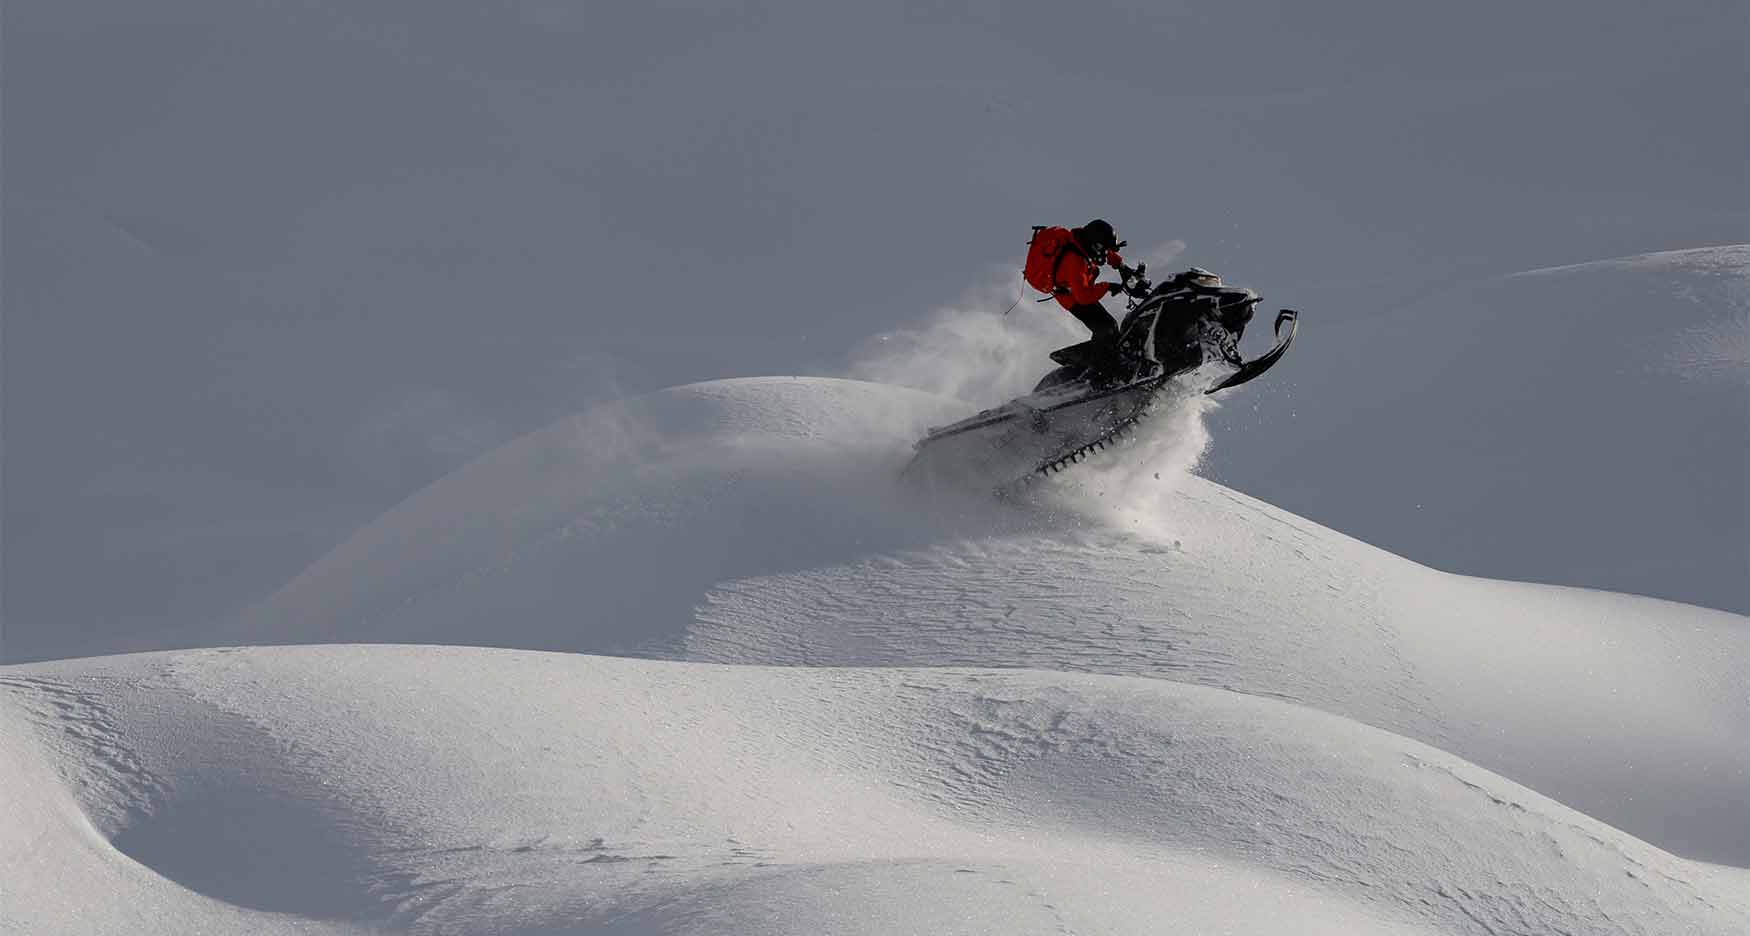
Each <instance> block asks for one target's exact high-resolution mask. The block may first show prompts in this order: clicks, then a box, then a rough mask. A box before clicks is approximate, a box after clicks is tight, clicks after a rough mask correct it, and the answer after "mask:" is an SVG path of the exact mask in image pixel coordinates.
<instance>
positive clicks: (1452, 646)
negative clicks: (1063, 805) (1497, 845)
mask: <svg viewBox="0 0 1750 936" xmlns="http://www.w3.org/2000/svg"><path fill="white" fill-rule="evenodd" d="M962 408H963V407H962ZM959 411H960V410H958V409H956V407H955V405H954V404H952V403H950V402H947V401H944V400H942V399H940V398H934V397H929V396H925V395H923V394H917V393H913V392H910V391H901V390H895V389H894V388H891V387H885V386H880V385H875V384H867V383H854V382H848V381H830V380H799V379H793V378H769V379H747V380H736V381H722V382H713V383H709V384H699V385H693V386H688V387H681V388H676V389H673V390H669V391H664V392H662V393H658V394H655V395H652V396H649V397H644V398H640V399H636V400H632V401H629V402H627V403H626V404H623V405H618V406H613V407H606V408H602V409H598V410H595V411H592V412H591V413H588V414H585V415H584V416H582V417H580V418H578V419H576V420H566V421H563V422H561V423H559V424H557V425H555V426H553V427H551V428H549V429H547V430H545V431H544V432H541V433H538V434H535V435H533V436H530V437H527V438H525V439H523V440H520V441H519V442H516V443H514V444H512V445H510V446H507V447H506V448H504V449H502V450H500V451H499V452H496V453H494V454H492V455H490V456H488V457H487V458H484V459H482V460H481V461H479V462H477V463H475V464H474V465H471V466H469V467H468V468H467V469H465V470H463V471H461V472H459V473H457V474H456V475H453V476H451V477H450V478H447V479H445V480H443V481H441V482H439V483H438V484H436V485H433V486H432V487H431V488H429V489H427V490H426V491H424V492H422V493H421V494H419V495H418V496H416V497H414V498H413V499H411V500H409V501H408V502H406V503H404V504H402V505H401V506H400V507H397V508H396V509H395V510H393V511H391V512H390V513H389V514H387V515H385V516H384V517H383V519H382V520H380V521H379V522H378V523H376V524H375V525H373V526H371V527H369V528H367V529H365V530H363V531H361V532H360V533H359V534H358V535H357V536H355V537H354V538H353V539H352V540H351V541H350V542H348V543H346V544H344V545H343V546H341V547H340V548H339V549H337V550H335V551H334V552H333V553H332V554H330V555H329V556H327V557H326V558H324V559H323V560H322V561H321V562H320V563H318V564H317V565H316V566H314V567H313V568H312V569H311V570H310V571H309V572H307V573H306V574H305V575H303V576H301V577H300V578H299V579H297V580H296V581H294V582H293V583H291V584H290V585H289V586H288V587H287V588H286V589H284V590H283V591H282V592H281V593H280V594H279V595H277V596H276V597H275V598H274V599H273V600H271V601H270V602H269V603H268V604H266V605H265V606H264V607H262V608H260V609H258V611H257V613H256V614H254V615H252V616H251V618H250V619H249V620H248V621H247V629H246V630H244V631H242V632H240V633H237V634H235V635H231V638H232V640H234V641H235V642H238V643H251V644H260V643H313V642H323V641H358V640H370V641H398V642H419V643H446V644H454V643H460V644H483V645H488V646H500V647H520V648H527V649H563V650H579V651H587V652H612V653H626V652H630V653H636V654H640V655H651V656H661V657H671V658H683V659H700V660H712V661H718V662H737V663H783V664H814V665H835V666H857V665H935V664H944V663H945V664H952V665H958V666H1003V667H1028V668H1037V669H1057V670H1081V671H1092V672H1104V673H1117V674H1136V675H1150V676H1157V677H1162V678H1169V679H1174V680H1179V681H1184V682H1194V683H1199V684H1202V685H1208V686H1217V687H1223V688H1230V689H1237V690H1240V691H1243V692H1248V693H1253V694H1258V695H1264V696H1268V697H1272V698H1281V699H1286V700H1289V701H1293V702H1297V703H1302V704H1306V705H1311V706H1315V707H1318V708H1321V709H1324V710H1326V711H1330V712H1335V713H1339V714H1342V715H1346V716H1348V717H1351V718H1355V719H1358V720H1361V721H1363V722H1366V723H1368V724H1372V725H1376V726H1379V727H1382V728H1387V729H1390V730H1393V731H1398V732H1401V733H1404V734H1407V735H1409V736H1411V737H1414V738H1417V739H1419V740H1422V741H1425V742H1427V743H1429V744H1433V745H1436V746H1439V747H1442V748H1445V749H1447V750H1450V751H1453V752H1454V753H1456V754H1459V755H1461V756H1463V757H1466V758H1468V759H1471V760H1473V761H1475V762H1477V763H1479V764H1481V765H1483V766H1486V767H1488V768H1490V769H1493V770H1498V771H1500V772H1502V773H1504V774H1506V775H1507V776H1509V777H1512V778H1514V779H1516V780H1520V781H1522V782H1525V783H1528V784H1530V785H1532V786H1533V787H1535V788H1537V789H1538V790H1539V791H1540V792H1543V793H1546V794H1548V795H1551V796H1555V797H1556V798H1558V799H1561V800H1562V801H1563V802H1566V803H1568V804H1569V805H1572V806H1575V807H1576V808H1580V809H1582V810H1584V811H1586V812H1588V813H1590V814H1592V815H1594V816H1597V817H1599V818H1602V819H1605V820H1606V821H1609V822H1612V823H1614V824H1617V825H1619V826H1621V827H1622V828H1625V829H1627V830H1629V831H1631V832H1634V833H1636V834H1640V835H1644V836H1648V837H1650V838H1651V840H1652V841H1654V842H1656V843H1658V844H1660V845H1663V846H1664V847H1667V848H1672V849H1675V850H1679V851H1682V852H1684V853H1686V854H1692V855H1698V856H1705V857H1710V858H1715V859H1724V860H1731V861H1735V862H1739V863H1745V864H1750V845H1747V844H1746V843H1750V811H1746V810H1744V809H1743V808H1741V806H1742V804H1743V802H1744V795H1745V794H1744V792H1743V791H1744V790H1745V789H1746V788H1747V785H1750V686H1747V684H1746V680H1745V676H1744V671H1743V661H1744V660H1746V659H1750V625H1747V622H1746V621H1745V619H1743V618H1741V617H1737V616H1735V615H1729V614H1724V613H1720V612H1713V611H1707V610H1704V609H1700V608H1695V607H1691V606H1685V605H1677V604H1671V603H1667V602H1660V601H1655V600H1651V599H1643V598H1635V597H1630V596H1623V595H1612V594H1607V593H1599V592H1587V591H1580V590H1571V589H1558V588H1549V587H1542V586H1534V585H1524V584H1516V583H1505V582H1494V581H1487V580H1478V579H1468V578H1463V577H1458V576H1452V575H1447V574H1444V573H1440V572H1437V571H1434V570H1431V569H1428V568H1426V567H1423V566H1420V565H1417V564H1415V563H1412V562H1408V561H1406V560H1404V559H1401V558H1399V557H1397V556H1393V555H1391V554H1389V553H1386V552H1383V551H1381V550H1378V549H1375V548H1373V547H1370V546H1368V545H1366V544H1364V543H1360V542H1357V541H1355V540H1353V539H1350V538H1348V537H1345V536H1343V535H1341V534H1338V533H1335V532H1333V531H1331V530H1328V529H1325V528H1322V527H1319V526H1317V525H1316V524H1312V523H1309V522H1307V521H1305V520H1303V519H1301V518H1298V517H1295V516H1293V515H1291V514H1287V513H1285V512H1283V511H1280V510H1277V509H1275V508H1273V507H1271V506H1269V505H1267V504H1263V503H1261V502H1259V501H1256V500H1253V499H1251V498H1248V497H1246V496H1244V495H1242V494H1239V493H1237V492H1234V491H1231V490H1228V489H1226V488H1223V487H1220V486H1218V485H1214V484H1210V483H1208V482H1206V481H1202V480H1200V479H1197V478H1195V477H1191V476H1187V475H1186V474H1185V473H1184V470H1183V469H1184V468H1185V466H1186V464H1187V462H1188V461H1189V459H1190V458H1192V457H1194V455H1195V453H1196V451H1197V449H1198V446H1199V444H1200V441H1201V436H1200V432H1201V425H1200V422H1199V421H1198V417H1197V413H1196V411H1195V409H1192V408H1188V407H1187V408H1181V409H1179V410H1177V411H1175V412H1174V413H1173V414H1172V415H1170V416H1168V417H1165V418H1163V420H1161V421H1159V422H1157V423H1155V424H1154V425H1153V426H1152V432H1151V434H1150V435H1148V436H1147V437H1145V438H1143V439H1142V440H1140V441H1139V443H1138V445H1137V446H1135V447H1132V448H1130V449H1127V450H1125V451H1123V452H1121V453H1120V455H1119V456H1118V457H1115V458H1113V459H1111V460H1109V461H1107V462H1104V463H1099V464H1090V465H1089V466H1087V467H1088V468H1089V469H1090V470H1087V471H1082V472H1076V473H1074V474H1072V475H1070V476H1066V477H1072V478H1075V479H1076V480H1077V483H1076V484H1075V485H1073V486H1058V487H1056V488H1052V489H1048V490H1046V491H1044V492H1042V493H1043V496H1042V498H1041V500H1040V501H1038V502H1036V503H1033V504H1031V505H1026V506H1022V507H1001V506H998V507H994V508H993V507H992V506H991V505H989V504H988V503H986V502H984V501H983V500H980V499H971V498H968V499H961V498H956V497H954V496H952V495H950V494H947V493H943V492H937V493H936V494H935V495H934V496H932V495H930V494H929V493H927V492H926V493H923V494H920V493H918V492H916V491H913V490H911V489H909V488H906V487H903V486H900V485H899V484H898V483H896V481H895V475H896V473H897V471H896V470H897V467H898V466H899V465H900V464H901V463H902V462H903V459H904V457H905V453H906V446H905V442H906V441H908V440H909V439H911V438H914V437H915V436H916V434H917V427H918V426H919V425H920V424H921V423H925V422H930V421H932V420H933V421H938V422H939V421H943V420H944V419H945V418H947V417H948V416H950V415H955V414H957V413H958V412H959ZM1157 474H1159V478H1157V477H1156V475H1157ZM1108 502H1113V503H1115V504H1116V505H1117V506H1107V504H1108ZM196 642H198V641H196ZM1529 712H1535V713H1536V714H1535V716H1534V717H1531V716H1528V714H1527V713H1529Z"/></svg>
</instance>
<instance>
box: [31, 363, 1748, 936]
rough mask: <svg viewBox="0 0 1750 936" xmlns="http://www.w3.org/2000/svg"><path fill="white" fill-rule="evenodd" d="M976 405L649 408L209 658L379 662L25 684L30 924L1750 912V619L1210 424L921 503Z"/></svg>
mask: <svg viewBox="0 0 1750 936" xmlns="http://www.w3.org/2000/svg"><path fill="white" fill-rule="evenodd" d="M966 409H967V407H966V405H965V404H961V403H957V402H955V401H953V400H950V399H947V398H944V397H938V396H933V395H930V394H926V393H921V392H916V391H909V390H900V389H896V388H893V387H889V386H882V385H877V384H870V383H861V382H854V381H836V380H820V379H798V378H765V379H746V380H733V381H721V382H713V383H706V384H695V385H690V386H686V387H679V388H675V389H672V390H668V391H664V392H661V393H658V394H653V395H650V396H647V397H642V398H638V399H634V400H630V401H627V402H625V403H622V404H616V405H614V406H609V407H603V408H599V409H597V410H594V411H591V412H589V413H586V414H583V415H581V416H578V417H576V418H572V419H567V420H563V421H561V422H560V423H557V424H555V425H554V426H552V427H550V428H548V429H546V430H544V431H542V432H539V433H536V434H534V435H531V436H528V437H525V438H523V439H521V440H518V441H516V442H514V443H512V444H510V445H508V446H505V447H503V448H501V449H500V450H498V451H496V452H493V453H491V454H489V455H487V456H485V457H483V458H481V459H479V460H478V461H476V462H474V463H473V464H471V465H469V466H467V467H466V468H464V469H463V470H461V471H459V472H457V473H456V474H454V475H452V476H450V477H448V478H445V479H443V480H442V481H440V482H438V483H437V484H434V485H433V486H431V487H430V488H428V489H426V490H425V491H423V492H421V493H420V494H418V495H416V496H415V497H413V498H411V499H410V500H408V501H407V502H405V503H403V504H401V505H400V506H398V507H396V508H395V509H394V510H392V511H390V512H389V513H388V514H386V515H384V516H383V517H382V518H381V519H380V520H379V521H378V522H376V523H374V524H372V525H371V526H369V527H367V528H365V529H363V530H361V531H360V532H359V533H358V534H357V535H355V536H354V537H353V538H352V539H351V540H350V541H348V542H347V543H345V544H343V545H342V546H341V547H339V548H338V549H336V550H335V551H334V552H333V553H332V554H330V555H329V556H327V557H325V558H324V559H323V560H321V561H320V562H318V563H317V564H316V565H314V566H312V567H311V568H310V569H309V570H308V571H307V572H305V573H304V574H303V575H301V576H299V577H298V578H297V579H296V580H294V581H293V582H292V583H290V584H289V585H287V586H286V588H284V589H283V590H282V591H281V592H280V593H279V594H277V595H275V596H274V597H273V598H272V599H271V600H269V601H267V602H266V603H264V604H263V605H262V606H260V607H258V608H256V609H254V611H253V612H251V613H250V614H249V615H247V616H246V617H245V618H244V619H242V620H241V621H239V622H238V623H237V624H236V625H235V626H234V627H232V628H231V629H230V630H228V631H227V632H225V633H222V634H219V633H188V634H184V635H182V639H183V640H185V641H186V642H187V643H188V644H189V645H198V644H202V643H205V644H217V643H238V644H333V643H346V644H354V645H351V646H324V647H279V648H273V647H258V648H253V649H247V650H238V651H224V650H194V651H184V652H178V653H164V654H149V655H138V656H127V657H106V658H97V659H88V660H72V661H62V662H58V663H39V664H26V665H18V666H11V667H6V668H4V669H0V686H3V687H4V690H5V691H4V692H3V693H0V740H3V741H4V743H5V744H6V745H7V750H6V753H7V755H8V757H7V759H6V764H7V766H6V768H5V769H6V770H7V774H6V775H5V776H4V777H0V780H4V782H5V783H6V785H7V788H8V789H18V790H22V791H25V792H24V793H23V794H22V795H21V796H20V797H18V798H14V799H11V800H9V802H8V804H7V806H6V809H7V812H6V813H5V814H4V819H3V820H0V821H3V822H4V823H5V828H6V830H7V836H8V838H9V839H12V838H13V836H14V833H16V834H17V836H18V838H17V839H16V840H20V841H31V842H37V843H42V844H41V845H40V846H39V848H36V849H29V850H23V851H20V850H8V851H7V852H6V853H5V857H4V861H5V863H4V864H3V865H0V881H4V882H6V884H7V886H8V888H9V889H15V890H17V891H18V892H20V893H27V894H32V895H40V896H32V897H30V898H28V899H26V900H25V901H23V902H22V903H18V904H17V906H18V907H19V908H20V909H18V910H16V911H12V917H13V918H14V919H17V920H19V921H20V925H22V926H24V927H25V930H26V931H29V932H86V931H92V930H96V931H112V932H122V931H130V932H180V931H184V930H186V929H189V928H191V927H193V926H195V925H197V924H198V925H200V926H208V927H213V928H218V929H227V928H239V929H252V930H259V931H272V930H274V929H275V928H276V927H278V928H292V927H301V926H304V925H306V924H308V925H310V926H311V927H312V928H315V929H318V930H320V929H322V928H324V927H326V928H329V929H332V930H334V931H349V930H361V929H362V930H364V931H378V930H382V929H387V930H390V931H402V932H433V933H439V932H476V931H483V930H490V931H494V932H508V933H530V934H532V933H559V932H580V931H581V932H622V933H659V932H660V933H706V932H724V931H762V932H795V933H804V932H822V931H826V932H849V933H857V932H868V933H885V932H894V931H903V930H918V931H923V930H928V931H932V932H947V933H952V932H967V933H972V932H1032V931H1040V930H1044V929H1050V928H1052V927H1066V928H1069V929H1073V930H1077V931H1095V932H1139V933H1141V932H1160V931H1162V929H1163V925H1166V926H1178V927H1179V928H1181V929H1183V930H1185V931H1203V930H1215V929H1226V930H1229V931H1233V932H1248V933H1280V932H1297V933H1298V932H1330V933H1366V932H1382V933H1383V932H1392V933H1401V932H1421V931H1427V932H1448V933H1487V932H1515V933H1561V932H1588V933H1594V932H1597V933H1612V932H1620V933H1667V932H1693V933H1721V934H1725V933H1736V932H1741V931H1742V930H1743V928H1744V925H1745V923H1746V921H1750V896H1747V894H1750V884H1747V883H1746V878H1745V875H1744V873H1742V872H1740V871H1738V870H1737V869H1733V868H1725V867H1716V866H1712V865H1707V864H1702V863H1700V862H1697V861H1695V860H1691V859H1695V858H1704V859H1710V860H1713V861H1719V862H1725V863H1728V864H1738V865H1744V864H1750V853H1746V852H1745V851H1744V842H1746V841H1750V817H1747V816H1746V813H1745V812H1744V810H1743V809H1742V804H1743V790H1744V789H1745V788H1746V782H1747V778H1750V753H1746V752H1750V727H1747V726H1750V688H1747V687H1746V684H1745V680H1744V677H1743V670H1742V661H1743V660H1744V659H1746V658H1750V628H1747V626H1746V621H1745V620H1744V619H1743V618H1741V617H1738V616H1735V615H1731V614H1726V613H1723V612H1714V611H1708V610H1704V609H1700V608H1696V607H1692V606H1687V605H1680V604H1674V603H1670V602H1663V601H1656V600H1652V599H1643V598H1636V597H1632V596H1626V595H1616V594H1609V593H1602V592H1589V591H1581V590H1574V589H1562V588H1551V587H1544V586H1534V585H1524V584H1516V583H1507V582H1497V581H1489V580H1479V579H1469V578H1464V577H1459V576H1453V575H1448V574H1445V573H1441V572H1438V571H1436V570H1433V569H1429V568H1426V567H1424V566H1420V565H1417V564H1415V563H1412V562H1409V561H1406V560H1404V559H1402V558H1399V557H1397V556H1394V555H1391V554H1389V553H1386V552H1383V551H1381V550H1379V549H1376V548H1373V547H1371V546H1368V545H1366V544H1364V543H1361V542H1358V541H1356V540H1353V539H1350V538H1348V537H1345V536H1343V535H1341V534H1338V533H1335V532H1333V531H1331V530H1329V529H1326V528H1323V527H1320V526H1318V525H1316V524H1313V523H1310V522H1308V521H1305V520H1303V519H1301V518H1298V517H1295V516H1293V515H1292V514H1288V513H1286V512H1283V511H1281V510H1278V509H1276V508H1273V507H1271V506H1269V505H1267V504H1264V503H1262V502H1259V501H1256V500H1254V499H1252V498H1249V497H1246V496H1245V495H1242V494H1239V493H1237V492H1235V491H1232V490H1229V489H1227V488H1224V487H1221V486H1219V485H1215V484H1212V483H1210V482H1207V481H1204V480H1201V479H1199V478H1197V477H1195V476H1194V475H1192V474H1190V473H1189V470H1188V469H1189V467H1190V466H1191V464H1192V463H1193V462H1194V461H1195V459H1196V458H1197V456H1198V455H1199V454H1200V453H1201V452H1202V449H1203V446H1204V444H1205V442H1206V439H1207V437H1206V436H1204V435H1203V434H1202V417H1203V411H1202V410H1201V409H1197V408H1187V409H1184V410H1179V411H1176V412H1175V413H1173V414H1170V415H1169V417H1168V418H1164V419H1162V420H1159V421H1157V422H1155V423H1151V427H1152V429H1151V432H1150V433H1148V434H1145V435H1143V436H1142V437H1140V438H1139V440H1138V441H1137V443H1136V444H1134V445H1132V446H1130V447H1126V448H1121V449H1119V450H1118V451H1116V452H1114V453H1113V454H1112V455H1111V456H1110V457H1109V458H1102V459H1101V460H1099V461H1096V462H1092V463H1089V464H1086V465H1083V466H1081V467H1082V468H1083V469H1085V470H1080V471H1077V472H1075V473H1073V474H1070V475H1066V476H1065V478H1064V479H1063V481H1062V482H1061V483H1048V484H1045V485H1043V486H1041V487H1039V488H1036V489H1035V490H1036V492H1037V494H1038V496H1037V497H1036V498H1035V499H1034V500H1033V501H1031V502H1029V503H1022V504H1014V503H1009V504H1004V503H993V502H991V501H990V500H989V499H988V498H986V497H983V496H982V495H976V496H963V495H960V494H956V493H955V492H952V491H919V490H915V489H912V488H908V487H905V486H903V485H900V484H898V483H897V481H896V478H897V475H898V469H899V468H900V466H901V465H902V464H903V463H904V461H905V459H906V458H907V456H908V455H909V450H908V443H909V441H910V440H911V439H913V438H915V437H916V436H917V435H918V434H919V433H920V432H921V431H922V429H923V428H924V427H925V426H926V425H929V424H931V423H933V422H941V421H945V420H947V419H951V418H954V417H956V416H959V415H962V414H963V413H964V412H966ZM358 642H395V643H419V644H461V645H471V648H470V647H432V646H418V647H409V646H401V647H387V646H385V647H367V646H358V645H356V644H357V643H358ZM484 647H498V648H508V649H498V650H493V649H481V648H484ZM530 650H569V651H579V652H584V653H615V654H626V655H632V656H636V657H644V658H645V659H611V658H603V657H594V656H578V655H555V654H542V653H530V652H528V651H530ZM716 664H734V665H716ZM1534 791H1535V792H1534ZM39 852H40V853H42V854H45V855H48V856H50V858H49V860H43V859H39V858H38V857H37V855H38V854H39ZM1673 853H1676V854H1673ZM1678 855H1683V856H1687V857H1678ZM65 882H71V883H70V884H68V883H65ZM69 886H71V887H74V888H76V889H77V892H78V893H82V894H95V895H98V897H96V898H94V899H93V902H92V903H90V905H89V906H88V907H87V906H86V905H84V904H81V903H79V902H78V901H75V900H72V899H70V898H67V897H66V896H64V894H65V893H66V888H67V887H69ZM238 919H246V920H248V921H249V923H248V924H247V926H238V927H233V925H232V923H231V922H229V921H233V920H238ZM312 921H321V922H320V923H319V924H318V923H312ZM1163 921H1166V923H1165V924H1163ZM87 924H89V925H87Z"/></svg>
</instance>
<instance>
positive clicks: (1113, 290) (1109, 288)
mask: <svg viewBox="0 0 1750 936" xmlns="http://www.w3.org/2000/svg"><path fill="white" fill-rule="evenodd" d="M1123 292H1124V284H1123V283H1107V284H1106V295H1108V296H1116V295H1120V294H1122V293H1123Z"/></svg>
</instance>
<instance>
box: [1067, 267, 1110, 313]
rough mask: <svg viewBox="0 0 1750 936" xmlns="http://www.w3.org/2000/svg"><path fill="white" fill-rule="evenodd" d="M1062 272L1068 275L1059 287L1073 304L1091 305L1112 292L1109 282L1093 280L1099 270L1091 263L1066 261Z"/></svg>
mask: <svg viewBox="0 0 1750 936" xmlns="http://www.w3.org/2000/svg"><path fill="white" fill-rule="evenodd" d="M1078 259H1079V258H1078ZM1064 272H1065V273H1066V274H1068V275H1067V276H1065V277H1064V282H1063V283H1062V285H1061V288H1062V289H1063V290H1064V291H1065V292H1066V293H1067V294H1068V296H1069V301H1070V302H1071V303H1073V304H1075V305H1093V304H1094V303H1096V302H1099V301H1100V300H1101V299H1104V298H1106V297H1107V296H1109V295H1111V294H1112V287H1111V284H1109V283H1100V282H1095V280H1094V277H1096V276H1098V275H1099V270H1097V269H1096V268H1095V267H1094V265H1093V264H1091V263H1079V262H1078V263H1066V264H1064Z"/></svg>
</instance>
